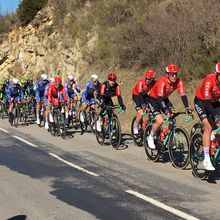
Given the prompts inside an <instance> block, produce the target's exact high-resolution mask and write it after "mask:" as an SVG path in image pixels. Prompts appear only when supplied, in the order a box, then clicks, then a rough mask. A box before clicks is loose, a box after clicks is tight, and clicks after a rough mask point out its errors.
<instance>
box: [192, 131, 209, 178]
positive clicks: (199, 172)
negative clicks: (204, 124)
mask: <svg viewBox="0 0 220 220" xmlns="http://www.w3.org/2000/svg"><path fill="white" fill-rule="evenodd" d="M189 152H190V164H191V167H192V173H193V175H194V176H195V177H196V178H198V179H201V180H203V179H205V178H206V177H207V176H208V174H209V171H208V170H206V169H205V168H204V167H203V165H202V161H203V159H204V153H203V142H202V134H201V133H195V134H194V135H193V136H192V138H191V141H190V151H189Z"/></svg>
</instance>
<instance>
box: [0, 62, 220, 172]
mask: <svg viewBox="0 0 220 220" xmlns="http://www.w3.org/2000/svg"><path fill="white" fill-rule="evenodd" d="M178 73H179V67H178V66H177V65H174V64H170V65H168V66H167V67H166V68H165V74H164V75H163V76H160V77H159V78H158V79H156V72H155V71H154V70H152V69H148V70H147V71H146V72H145V74H144V77H141V78H140V79H138V80H137V82H136V83H135V86H134V88H133V89H132V101H133V104H134V108H135V110H136V113H137V115H136V119H135V122H134V126H133V128H132V129H133V133H134V134H137V133H138V127H139V124H140V121H141V119H142V117H143V115H144V113H145V112H148V113H149V112H150V114H151V115H152V116H153V117H154V119H155V123H153V125H152V128H151V131H150V132H149V135H148V136H147V142H148V146H149V147H150V148H151V149H156V146H155V138H154V136H155V134H156V132H157V131H158V129H160V127H161V126H162V124H163V121H164V116H163V115H165V117H167V118H170V117H171V116H172V115H173V114H174V113H175V109H174V107H173V105H172V103H171V102H170V100H169V96H170V95H171V94H172V93H173V92H174V91H175V90H177V91H178V93H179V95H180V97H181V100H182V103H183V105H184V107H185V111H186V113H187V114H188V115H190V116H192V114H193V111H192V110H191V108H190V107H189V103H188V98H187V95H186V92H185V88H184V83H183V81H182V80H181V78H180V77H178ZM80 93H81V99H80V102H81V111H80V115H79V120H80V121H81V122H84V121H85V114H86V111H87V109H88V107H91V108H94V109H95V106H96V105H97V104H98V105H99V107H100V109H101V110H100V112H99V114H98V118H97V121H96V129H97V131H98V132H100V131H101V129H102V128H101V127H102V123H103V121H102V116H103V112H104V111H105V110H106V108H107V107H108V106H113V105H114V104H113V100H112V97H114V96H117V98H118V104H119V106H120V109H122V110H125V109H126V106H125V105H124V102H123V99H122V96H121V90H120V86H119V85H118V83H117V76H116V74H115V73H109V74H108V75H107V80H106V81H105V82H103V83H101V82H100V80H99V77H98V75H97V74H93V75H91V77H90V80H89V81H88V82H86V84H85V86H84V88H83V89H82V90H81V89H80V87H79V85H78V84H77V82H76V80H75V79H74V76H73V75H68V77H67V79H66V81H65V82H64V83H63V82H62V78H61V76H60V75H57V76H55V77H52V78H50V79H48V76H47V75H46V74H45V73H43V74H41V77H40V79H39V80H37V81H36V82H35V83H33V81H32V80H31V79H30V78H29V77H27V76H25V77H23V78H22V80H21V81H19V80H18V79H16V78H14V79H13V80H12V81H9V80H8V79H7V80H5V81H0V99H3V97H4V96H5V97H6V99H5V101H6V102H8V115H9V121H11V120H13V117H14V115H13V107H14V104H15V103H16V102H17V103H18V104H19V105H22V103H23V102H24V101H25V100H27V97H34V98H35V101H36V124H40V109H41V107H42V105H44V106H43V107H44V109H45V128H46V129H49V121H50V109H51V105H54V106H59V105H60V103H65V104H66V117H65V118H66V120H67V123H68V116H69V109H70V108H71V105H77V103H78V101H79V94H80ZM219 98H220V62H219V63H217V64H216V66H215V71H214V72H213V73H210V74H208V75H207V76H206V77H205V78H204V79H203V82H202V84H201V85H200V86H199V87H198V88H197V89H196V92H195V99H194V105H195V110H196V112H197V114H198V116H199V118H200V120H201V122H202V125H203V130H204V132H203V151H204V160H203V162H202V164H203V166H204V167H205V169H206V170H214V169H215V168H214V167H213V165H212V162H211V160H210V137H211V132H212V130H213V128H214V127H215V126H217V127H219V126H220V102H219Z"/></svg>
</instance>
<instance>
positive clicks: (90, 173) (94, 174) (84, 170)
mask: <svg viewBox="0 0 220 220" xmlns="http://www.w3.org/2000/svg"><path fill="white" fill-rule="evenodd" d="M49 155H50V156H52V157H54V158H56V159H58V160H60V161H62V162H63V163H65V164H68V165H69V166H71V167H73V168H75V169H77V170H80V171H83V172H85V173H87V174H89V175H91V176H99V175H98V174H96V173H93V172H91V171H88V170H86V169H84V168H82V167H80V166H78V165H75V164H74V163H71V162H69V161H67V160H64V159H63V158H61V157H59V156H58V155H56V154H53V153H49Z"/></svg>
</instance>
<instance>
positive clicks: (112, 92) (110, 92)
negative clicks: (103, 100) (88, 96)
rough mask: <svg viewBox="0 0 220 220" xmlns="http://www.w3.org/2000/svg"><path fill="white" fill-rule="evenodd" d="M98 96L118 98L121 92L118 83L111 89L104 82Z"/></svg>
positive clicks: (106, 82)
mask: <svg viewBox="0 0 220 220" xmlns="http://www.w3.org/2000/svg"><path fill="white" fill-rule="evenodd" d="M100 95H101V96H104V97H113V96H120V95H121V90H120V87H119V85H118V83H115V84H114V86H113V87H111V86H110V85H109V83H108V81H105V82H104V83H103V84H102V85H101V88H100Z"/></svg>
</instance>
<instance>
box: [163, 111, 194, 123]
mask: <svg viewBox="0 0 220 220" xmlns="http://www.w3.org/2000/svg"><path fill="white" fill-rule="evenodd" d="M178 115H188V117H187V119H185V122H190V121H191V120H192V119H193V116H191V115H189V114H188V113H187V112H175V113H174V114H173V115H172V116H171V117H170V118H166V119H164V120H163V123H167V122H169V121H172V120H173V119H175V118H176V117H177V116H178Z"/></svg>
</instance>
